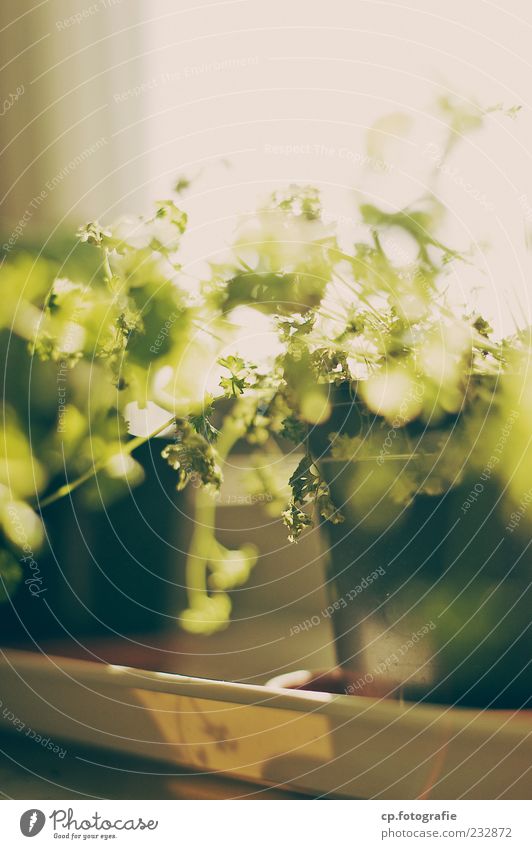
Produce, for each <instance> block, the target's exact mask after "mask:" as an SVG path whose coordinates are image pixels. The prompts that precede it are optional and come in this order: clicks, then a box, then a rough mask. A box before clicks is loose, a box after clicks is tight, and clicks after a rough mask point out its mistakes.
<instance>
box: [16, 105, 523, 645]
mask: <svg viewBox="0 0 532 849" xmlns="http://www.w3.org/2000/svg"><path fill="white" fill-rule="evenodd" d="M439 108H440V110H441V112H442V113H443V114H444V115H445V119H446V121H447V123H448V126H449V132H450V138H452V139H454V138H455V137H456V136H458V135H460V134H462V133H463V132H465V131H472V130H474V129H476V127H477V126H479V125H480V122H481V121H482V118H483V116H484V114H485V112H482V110H479V109H478V108H477V107H476V106H475V105H471V104H469V105H468V104H456V103H454V102H452V101H451V100H450V99H448V98H446V99H443V100H442V101H441V103H440V104H439ZM453 143H454V141H451V142H449V146H451V145H452V144H453ZM187 187H188V181H187V179H186V178H181V179H180V180H179V182H178V184H177V185H176V192H177V193H178V194H180V193H182V192H184V191H185V190H186V188H187ZM357 215H358V220H359V225H360V226H359V227H358V228H357V232H358V234H359V235H358V236H357V240H356V241H355V240H353V241H354V243H353V245H352V248H351V249H349V248H344V247H341V246H340V244H339V242H338V240H337V237H336V235H335V234H334V232H332V229H333V228H331V226H330V225H326V224H325V223H324V221H323V216H322V210H321V201H320V196H319V192H318V191H317V190H316V189H315V188H313V187H309V186H303V187H297V186H290V187H289V188H288V189H287V190H286V191H284V192H277V193H276V194H274V195H273V196H272V197H271V198H270V199H269V200H268V202H267V203H266V204H265V205H264V206H262V207H261V208H259V210H258V211H257V213H256V214H255V215H254V216H249V215H248V216H246V219H245V221H244V222H243V224H242V225H241V226H240V228H239V229H238V231H237V233H236V236H235V240H234V244H233V245H232V247H231V249H230V251H229V255H228V256H227V257H225V258H224V259H223V260H222V261H220V262H217V263H216V264H212V265H211V274H210V277H209V279H207V280H191V278H190V275H188V274H185V273H184V271H183V269H182V267H181V262H180V249H181V244H182V241H183V240H184V239H186V237H187V233H186V227H187V215H186V213H185V212H184V211H183V210H181V209H180V208H179V207H178V206H177V205H176V203H175V202H174V200H172V199H167V200H161V201H158V202H157V203H156V204H155V209H154V212H153V214H152V215H151V216H148V217H146V216H137V217H126V218H122V219H120V220H118V221H117V222H115V223H112V224H109V225H107V224H106V225H101V224H99V223H98V222H96V221H94V222H91V223H89V224H87V225H86V226H85V227H83V228H81V230H80V231H79V239H80V242H81V243H82V244H83V245H84V246H85V247H84V248H82V249H80V250H85V251H87V252H88V254H87V255H88V267H89V266H90V267H91V273H87V274H86V275H84V274H83V273H82V272H80V271H79V270H78V271H77V272H76V273H75V274H73V275H71V276H72V278H73V279H71V278H70V277H68V276H65V275H64V273H63V272H62V270H61V269H59V268H58V267H57V266H55V265H54V264H53V263H50V262H48V261H45V260H37V259H35V260H34V259H33V258H30V257H18V258H15V259H14V260H12V261H8V262H6V263H5V264H4V265H3V267H2V270H1V275H2V281H3V295H4V299H3V302H2V308H1V309H0V333H1V332H3V333H4V337H1V338H3V339H4V341H5V345H4V349H5V350H6V355H7V352H8V351H16V356H17V361H16V368H15V369H13V367H12V363H10V362H9V361H8V371H9V373H10V374H12V375H13V376H12V378H11V380H12V382H13V385H12V387H11V389H10V388H9V386H8V392H7V398H6V401H7V403H6V410H5V424H4V431H5V438H4V440H3V447H2V448H0V450H1V451H2V452H3V453H2V454H1V455H0V487H1V489H0V528H1V538H0V543H1V546H2V547H1V549H0V558H1V560H0V570H1V574H2V577H3V582H4V586H5V587H6V588H7V591H8V592H11V591H12V590H13V586H14V584H15V582H16V579H17V577H18V576H19V574H20V571H21V570H20V567H19V564H18V563H17V561H16V557H17V553H16V552H18V550H19V549H20V541H21V540H22V539H25V540H27V544H28V545H30V546H32V547H33V546H34V547H37V546H38V544H39V541H40V540H41V539H42V535H43V527H42V523H41V516H40V508H41V507H43V506H44V507H45V506H46V504H48V503H50V502H51V501H54V500H57V498H59V497H63V496H65V495H68V494H70V493H71V492H72V491H73V489H75V488H77V487H78V486H81V485H82V484H85V485H86V493H87V494H86V502H87V504H90V505H91V506H93V507H96V506H97V502H98V501H99V500H100V501H101V494H103V496H104V498H106V499H109V500H110V499H113V498H117V497H119V496H120V494H121V492H126V491H127V489H128V487H129V486H133V485H135V484H136V483H138V482H140V480H142V476H143V471H142V469H141V468H140V466H139V464H138V463H137V462H136V461H135V459H134V457H133V456H132V454H133V453H134V451H135V449H136V448H137V446H139V445H140V444H142V443H143V442H145V441H146V440H147V439H149V438H152V437H153V436H155V435H157V434H161V433H164V432H165V431H167V430H168V429H169V428H172V427H173V431H172V432H173V434H174V436H173V439H172V440H167V443H166V444H165V445H164V447H163V449H162V456H163V458H164V459H165V460H166V461H167V462H168V463H169V464H170V466H171V467H172V468H173V469H174V470H175V472H176V486H177V489H178V490H182V489H184V488H185V487H186V486H187V485H188V484H189V483H193V485H194V486H195V487H197V488H198V493H197V505H198V506H197V509H198V510H203V511H204V514H205V517H207V518H206V519H205V520H203V519H202V521H201V522H200V521H199V520H198V530H197V537H196V538H195V540H194V543H193V546H192V548H191V552H190V556H189V562H188V565H187V585H188V587H189V602H190V603H189V607H188V608H187V610H186V611H184V612H183V614H182V616H181V619H180V621H181V624H182V625H183V627H185V628H187V629H188V630H190V631H194V632H198V633H200V632H201V633H205V632H212V631H214V630H216V629H217V628H219V627H222V626H223V625H224V624H225V623H226V621H227V617H228V616H229V612H230V608H231V602H230V597H229V595H228V593H229V592H230V591H231V590H232V589H233V588H234V587H236V586H238V585H240V584H241V583H242V582H244V581H245V580H246V579H247V577H248V576H249V573H250V571H251V569H252V568H253V567H254V565H255V562H256V560H257V552H255V551H254V549H252V547H250V546H246V545H244V546H242V547H241V548H240V549H238V550H236V551H229V550H228V549H226V548H224V547H223V546H221V545H220V543H219V542H218V541H217V540H216V537H215V534H214V531H213V530H212V528H214V526H215V517H214V510H215V502H214V501H213V497H212V493H216V492H217V491H218V490H219V489H220V486H221V484H222V478H223V464H224V462H225V461H226V459H227V456H228V454H229V452H230V451H231V450H233V448H234V446H235V445H236V444H237V443H238V442H239V440H246V441H247V442H249V443H250V444H251V445H252V446H253V450H254V451H256V452H258V455H260V452H261V451H262V450H263V449H265V450H267V451H272V450H276V451H277V452H279V453H281V452H282V450H283V449H284V447H285V446H286V443H285V442H284V440H289V441H290V442H291V443H292V444H293V445H295V446H297V449H299V450H298V456H299V457H301V455H302V457H301V459H300V461H299V462H298V465H297V468H296V469H295V471H294V472H293V474H292V475H291V476H290V478H289V481H288V488H289V490H290V496H289V498H288V499H287V500H288V503H286V502H285V504H284V505H283V506H284V510H280V511H279V512H282V517H283V520H284V523H285V525H286V526H287V528H288V533H289V539H290V540H291V541H296V540H297V539H298V538H299V537H300V536H301V534H302V533H303V532H304V530H305V529H306V528H308V527H310V526H311V525H312V523H313V516H314V517H316V518H317V521H318V522H334V523H336V522H341V521H342V520H343V515H342V513H341V512H340V511H339V510H338V507H337V505H335V503H334V501H333V498H332V496H331V491H330V489H329V486H328V483H327V480H326V472H325V469H326V466H325V465H324V464H325V463H326V462H328V461H329V460H332V461H334V462H335V463H342V464H343V465H344V466H346V467H347V468H349V469H351V470H352V473H353V478H352V481H353V483H352V486H351V489H352V492H355V491H356V492H358V490H357V488H356V486H355V484H356V483H357V481H358V478H357V475H358V474H359V471H358V470H359V467H360V466H362V465H363V463H366V464H367V463H373V465H374V475H373V477H372V482H371V484H369V485H368V486H366V488H365V489H364V490H363V491H362V492H361V494H360V495H357V497H358V498H360V499H361V501H362V503H364V504H366V503H368V504H369V503H370V501H371V500H372V499H373V500H374V501H375V500H378V499H379V498H380V497H381V495H382V493H383V492H385V491H386V492H388V491H389V492H390V497H391V499H392V500H393V501H394V502H396V503H397V504H401V505H402V506H403V507H404V505H407V504H408V503H410V501H411V500H412V499H413V498H415V497H417V495H419V494H436V493H441V492H445V491H446V490H447V489H448V488H450V487H452V486H454V485H455V484H456V483H457V482H458V481H459V480H460V479H461V477H462V476H463V473H464V468H465V469H466V470H467V469H468V468H471V469H473V468H480V469H482V468H483V466H482V463H483V462H484V461H485V452H486V451H487V450H488V445H489V440H486V441H485V443H484V442H483V441H481V440H479V439H478V432H479V430H480V429H481V428H482V427H483V426H484V425H483V423H484V422H485V419H486V416H487V411H488V410H489V415H490V421H492V422H493V425H492V426H493V428H494V429H495V431H496V429H497V426H500V423H501V420H502V421H504V416H505V409H507V408H508V405H509V404H511V405H512V406H513V407H515V408H518V409H524V410H525V411H526V415H523V417H522V420H521V421H523V422H524V421H525V420H527V416H528V418H530V415H532V404H531V402H530V397H532V393H531V392H530V388H529V386H528V383H527V380H528V377H527V375H528V368H527V366H528V363H529V358H530V349H531V346H530V338H529V337H527V336H525V335H523V334H521V335H516V336H515V337H512V338H511V339H506V340H500V339H496V338H495V336H494V333H493V330H492V328H491V326H490V325H489V323H488V321H486V320H485V318H484V317H483V316H480V315H478V314H475V315H463V314H461V312H460V311H457V310H456V309H455V308H453V307H452V306H451V304H452V303H453V301H452V299H451V298H449V297H448V289H449V286H450V285H451V284H450V280H451V275H450V272H451V270H452V269H453V268H454V266H455V265H456V264H458V263H461V262H463V261H464V257H463V256H461V255H460V254H459V253H458V252H456V251H454V250H453V249H452V248H450V247H448V246H447V245H446V244H444V243H443V242H442V241H441V240H440V238H439V229H440V225H441V223H442V220H443V217H444V209H443V207H442V206H441V205H440V204H439V203H438V202H437V201H436V200H435V199H434V198H433V197H423V198H421V199H420V200H419V202H418V203H416V204H412V205H410V206H408V207H407V208H403V209H396V210H394V211H389V210H384V209H381V208H380V207H379V206H377V205H376V204H374V203H368V202H363V203H361V204H360V205H359V208H358V210H357ZM397 232H398V233H400V234H401V235H402V236H405V237H408V239H409V240H411V241H413V243H414V246H415V251H414V252H413V253H412V254H411V256H413V259H409V260H408V261H406V260H405V261H402V260H401V259H400V258H399V259H398V258H397V253H393V251H390V249H389V248H387V247H386V244H387V240H386V237H387V236H389V235H390V234H394V233H397ZM360 233H362V234H366V238H362V237H361V236H360ZM87 245H89V246H90V247H87ZM89 255H90V257H89ZM95 255H98V256H99V259H100V264H99V268H98V269H96V273H92V270H93V266H94V256H95ZM89 259H90V261H89ZM242 310H243V311H244V313H245V321H244V322H242V321H240V324H239V321H237V320H236V319H237V317H238V315H239V312H241V311H242ZM240 319H241V315H240ZM255 322H258V323H259V324H260V327H261V328H262V330H261V332H263V331H264V332H267V333H269V334H270V337H269V338H270V339H272V340H273V341H272V344H271V349H272V350H271V352H266V353H260V350H259V347H260V346H258V345H257V350H256V351H255V350H253V351H252V355H251V356H250V355H248V354H247V353H246V356H245V357H244V356H241V355H240V353H235V352H239V351H242V350H243V349H242V347H241V342H242V337H243V336H244V337H245V336H246V333H247V335H248V341H249V335H250V334H251V335H253V333H254V323H255ZM244 325H246V326H244ZM247 325H249V326H247ZM243 328H244V329H243ZM12 337H14V341H13V340H12ZM19 372H20V375H19ZM17 381H18V382H17ZM24 381H26V382H28V381H29V383H28V385H24ZM28 386H29V388H30V390H31V393H30V397H31V399H32V407H31V409H30V410H28V407H27V404H26V403H25V402H26V395H27V389H28ZM59 386H60V387H61V392H62V393H63V394H62V395H61V398H63V399H64V402H62V403H60V404H58V402H57V398H58V394H57V393H58V387H59ZM341 393H343V397H344V398H348V399H350V400H349V401H347V402H345V403H347V404H348V405H349V404H350V403H353V404H356V405H357V410H358V412H359V414H360V415H359V419H358V420H359V425H360V427H359V430H358V431H357V432H356V433H352V432H351V431H349V429H348V428H347V427H345V428H344V430H343V431H342V430H341V428H340V429H339V433H337V434H332V433H331V436H330V446H329V449H328V452H329V453H328V456H326V457H325V458H323V457H322V456H321V455H318V454H316V456H314V454H315V452H314V447H313V446H314V441H313V440H314V436H315V433H318V434H319V433H320V432H321V431H322V430H323V429H325V433H326V434H329V433H330V432H331V431H332V430H333V427H336V425H334V426H333V427H332V426H331V425H330V421H331V418H332V417H333V415H334V413H335V405H336V403H337V400H336V399H337V397H338V396H339V394H341ZM131 404H135V405H136V407H137V408H138V410H141V411H142V410H143V409H151V408H153V407H155V408H156V409H157V412H158V414H159V418H158V419H157V421H158V422H160V420H161V416H162V422H163V423H162V424H160V423H158V424H157V427H155V426H154V427H153V428H152V429H151V432H150V428H149V427H147V428H146V432H145V433H142V434H139V433H136V434H135V433H129V432H128V427H127V424H126V422H128V421H130V419H131V416H130V405H131ZM527 405H528V406H527ZM164 411H166V414H165V413H164ZM522 427H523V428H524V427H525V426H524V425H523V426H522ZM426 431H427V432H428V433H429V434H431V438H430V439H428V438H427V439H423V440H422V439H420V438H418V435H419V434H424V433H425V432H426ZM515 432H516V433H517V432H518V426H517V425H515ZM386 438H388V439H389V441H390V445H391V446H392V448H391V449H390V450H388V448H386V449H384V448H383V445H386V443H385V440H386ZM526 438H528V437H526ZM524 440H525V433H524V430H523V433H521V437H520V442H519V446H521V447H522V446H523V444H524ZM517 453H518V452H517V449H516V456H517ZM381 459H382V463H381V462H380V460H381ZM398 460H404V461H405V462H404V464H403V468H402V469H401V471H400V473H398V472H397V467H396V465H394V464H396V463H397V462H398ZM511 469H513V471H514V472H515V464H514V465H513V466H512V464H511V463H509V464H508V468H507V470H508V472H509V470H511ZM497 474H503V467H502V464H501V466H500V467H499V468H498V469H497ZM95 475H98V480H97V483H98V487H95V485H94V481H93V483H92V484H91V483H90V481H91V479H93V478H94V477H95ZM514 477H515V479H516V480H519V481H520V482H521V481H522V478H520V477H519V476H518V475H517V473H516V474H515V475H514ZM257 479H258V478H257V476H256V478H255V483H254V484H253V485H254V486H256V485H257ZM259 483H260V485H261V486H263V487H268V488H271V489H273V488H274V486H273V483H272V482H269V483H268V482H267V480H266V478H265V477H264V475H263V480H262V481H261V482H259ZM285 483H286V482H285ZM91 486H92V487H93V488H92V490H91ZM275 490H276V494H275V497H274V498H272V504H274V505H275V506H276V507H278V506H279V501H280V495H279V492H280V491H282V487H277V486H276V487H275ZM96 496H98V497H96ZM516 497H517V492H516ZM202 499H207V500H204V501H202ZM208 499H211V500H210V501H209V500H208ZM270 506H271V505H270ZM14 517H17V518H16V520H15V518H14ZM21 529H22V530H21ZM13 558H15V559H13Z"/></svg>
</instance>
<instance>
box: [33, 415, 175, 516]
mask: <svg viewBox="0 0 532 849" xmlns="http://www.w3.org/2000/svg"><path fill="white" fill-rule="evenodd" d="M174 423H175V417H174V416H172V418H171V419H168V421H166V422H164V424H162V425H159V427H158V428H156V429H155V430H153V431H152V432H151V433H149V434H148V435H147V436H136V437H135V438H134V439H130V440H129V442H126V443H125V446H124V448H123V449H122V453H123V454H132V453H133V451H135V449H136V448H139V447H140V446H141V445H144V443H146V442H149V440H150V439H153V438H154V437H155V436H158V435H159V434H160V433H162V432H163V430H166V429H167V428H168V427H171V425H173V424H174ZM109 460H110V458H109V457H103V458H102V459H101V460H98V462H97V463H94V464H93V465H92V466H91V467H90V469H87V471H86V472H83V474H82V475H80V476H79V477H78V478H75V480H73V481H71V483H66V484H64V485H63V486H60V487H59V489H57V490H56V491H55V492H52V494H51V495H48V496H47V497H46V498H43V500H42V501H40V502H39V505H38V506H39V508H40V509H41V510H42V509H43V508H44V507H48V505H49V504H53V503H54V502H55V501H59V500H60V499H61V498H64V497H65V495H70V493H71V492H74V490H75V489H78V487H80V486H81V485H82V484H84V483H85V482H86V481H88V480H90V479H91V478H92V477H93V476H94V475H96V474H97V473H98V472H99V471H100V470H101V469H103V468H105V466H106V465H107V463H108V462H109Z"/></svg>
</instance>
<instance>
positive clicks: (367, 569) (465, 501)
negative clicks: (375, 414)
mask: <svg viewBox="0 0 532 849" xmlns="http://www.w3.org/2000/svg"><path fill="white" fill-rule="evenodd" d="M351 407H352V408H348V413H347V415H346V413H345V409H346V408H345V407H337V408H335V410H334V413H333V419H332V421H330V422H329V423H328V427H327V428H326V429H323V428H322V429H317V431H316V433H315V434H314V437H313V438H314V452H315V454H317V456H318V457H321V459H320V460H319V461H318V464H319V466H320V468H321V470H322V475H323V476H324V477H325V478H326V480H327V482H328V483H329V486H330V489H331V493H332V495H333V500H334V502H335V504H337V505H339V506H340V507H341V509H342V512H343V514H344V517H345V518H344V521H343V523H341V524H335V525H334V524H331V522H327V523H325V524H326V533H327V536H328V540H329V572H328V589H329V597H330V601H329V605H328V607H327V608H326V609H325V610H324V615H325V616H327V617H330V618H331V621H332V623H333V628H334V633H335V637H336V650H337V658H338V664H339V667H340V669H341V670H342V674H344V675H345V676H346V681H348V683H346V685H345V690H344V691H345V692H349V693H353V694H361V695H369V696H373V697H375V696H377V697H390V698H404V699H407V700H416V701H418V700H422V701H427V702H436V703H444V704H460V705H465V706H474V707H490V708H522V707H524V706H526V705H529V704H530V703H531V699H532V664H531V663H530V661H531V651H530V644H531V643H530V633H529V629H530V622H531V616H530V611H531V609H532V591H531V585H530V577H531V573H532V561H531V554H530V549H529V547H528V539H529V534H528V533H527V532H526V521H525V520H524V521H523V522H522V525H521V526H520V527H519V528H517V529H513V528H512V527H511V525H510V524H509V521H510V514H511V510H512V508H511V506H509V504H508V502H507V500H506V496H505V493H504V485H503V484H502V483H501V480H502V478H499V477H498V476H496V475H495V473H493V469H494V468H495V465H496V464H495V463H492V467H491V471H490V472H489V474H487V473H486V471H485V468H486V467H485V468H484V471H482V470H481V471H480V473H479V471H478V469H477V468H476V467H475V466H474V465H473V464H469V463H466V462H464V463H462V464H461V468H460V475H461V479H460V483H459V484H458V485H455V486H452V487H449V486H440V487H439V488H438V487H437V486H435V487H434V488H433V494H428V493H427V492H426V491H425V493H424V494H416V493H415V492H413V493H412V495H411V497H410V498H406V499H403V498H401V499H398V498H397V493H398V490H399V492H402V489H401V488H402V487H403V488H404V485H405V476H406V480H409V478H408V470H409V466H410V464H411V463H412V462H413V461H412V460H405V459H404V458H403V459H397V460H396V459H393V457H391V456H390V455H386V456H385V455H383V454H382V453H381V454H379V453H378V452H377V453H375V450H373V451H372V452H370V456H369V457H368V456H365V457H364V456H361V457H360V459H359V460H357V459H356V458H355V459H354V460H353V461H351V462H346V461H345V460H344V461H340V460H335V459H334V458H331V456H330V455H328V454H327V450H328V449H327V447H326V444H327V439H326V434H325V430H326V432H327V434H330V433H331V431H336V432H338V431H339V432H340V433H343V434H353V433H356V432H359V430H360V411H359V410H358V409H357V404H356V402H353V404H352V405H351ZM357 428H358V430H357ZM386 430H389V427H388V428H386ZM386 430H385V431H384V432H386ZM451 431H452V427H451V428H450V430H449V433H450V432H451ZM381 435H382V433H381ZM442 435H443V436H445V433H442V431H441V430H440V431H433V432H429V431H426V432H425V433H424V432H422V430H421V429H419V431H418V432H416V431H415V429H414V428H410V434H409V438H410V440H411V444H412V445H414V444H415V445H416V448H415V452H416V453H417V454H418V455H419V452H420V451H421V452H423V451H425V450H426V454H427V456H426V457H425V458H424V462H427V463H428V464H430V466H431V469H430V471H431V473H432V472H433V471H434V469H435V468H436V467H437V464H438V463H442V464H444V465H445V464H446V462H447V459H448V458H446V457H445V456H443V455H441V456H440V457H438V458H437V460H435V459H434V453H435V452H434V451H429V450H427V448H431V447H432V448H434V446H435V445H441V444H442V442H441V437H442ZM447 435H448V433H447ZM451 438H452V434H451ZM376 444H378V441H376V442H374V443H373V446H374V447H375V445H376ZM380 444H381V445H382V444H383V443H382V439H380ZM461 448H463V449H464V450H465V453H466V454H468V452H469V446H461ZM413 453H414V450H413ZM383 456H385V459H384V460H383ZM501 462H503V458H502V455H501ZM384 465H385V466H386V469H385V471H384V472H383V466H384ZM440 471H441V470H440ZM447 471H448V470H447ZM440 478H441V476H440ZM416 479H417V480H419V479H420V478H419V475H418V477H417V478H416ZM440 483H441V479H440ZM427 489H428V490H429V492H430V489H431V487H430V486H429V487H427ZM438 489H439V491H438Z"/></svg>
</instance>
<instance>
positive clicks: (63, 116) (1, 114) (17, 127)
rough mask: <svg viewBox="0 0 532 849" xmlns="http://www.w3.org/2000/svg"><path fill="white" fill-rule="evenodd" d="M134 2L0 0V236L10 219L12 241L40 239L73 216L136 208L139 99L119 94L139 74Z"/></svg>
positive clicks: (143, 159)
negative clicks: (0, 0) (14, 238)
mask: <svg viewBox="0 0 532 849" xmlns="http://www.w3.org/2000/svg"><path fill="white" fill-rule="evenodd" d="M141 5H142V0H47V2H28V0H24V2H19V0H2V3H1V4H0V50H1V54H0V55H1V57H2V59H1V62H0V67H1V68H2V70H1V82H2V85H1V103H0V198H1V204H0V216H1V220H0V228H1V231H2V236H3V239H4V240H5V239H6V238H7V237H9V235H10V234H12V233H13V232H14V230H16V229H17V228H18V231H19V236H18V238H17V239H16V241H17V242H23V241H28V240H30V241H34V240H35V239H36V238H42V239H43V240H46V239H47V238H49V237H53V236H54V234H55V233H57V232H61V231H68V232H71V231H72V228H73V227H74V226H75V225H76V224H77V223H78V222H80V221H84V220H86V219H90V218H92V217H105V216H106V215H111V216H112V215H116V213H117V211H120V210H122V209H126V208H134V209H139V208H142V207H143V203H142V197H143V183H144V181H145V179H147V175H148V163H147V155H146V145H145V143H144V132H143V125H142V121H139V119H140V118H141V115H140V101H139V98H138V97H136V96H135V95H134V94H131V95H129V96H124V91H127V90H132V89H133V88H134V86H135V84H136V81H139V80H142V79H143V78H144V77H145V70H144V61H145V60H144V57H143V55H142V54H143V41H142V30H143V27H142V26H141V25H140V10H141ZM124 7H127V8H124ZM119 98H122V99H121V100H120V101H119V100H118V99H119ZM117 103H118V106H117ZM132 195H133V196H132ZM135 195H136V196H135Z"/></svg>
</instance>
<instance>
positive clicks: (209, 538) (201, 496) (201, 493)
mask: <svg viewBox="0 0 532 849" xmlns="http://www.w3.org/2000/svg"><path fill="white" fill-rule="evenodd" d="M237 411H238V407H237V409H236V410H234V411H233V412H232V413H231V414H230V415H229V416H228V417H227V418H226V420H225V421H224V423H223V424H222V427H221V429H220V435H219V437H218V441H217V443H216V453H217V455H218V461H219V463H220V466H223V463H224V462H225V460H226V459H227V457H228V455H229V452H230V451H231V449H232V448H233V446H234V445H235V443H236V442H238V440H239V439H240V438H241V437H242V435H243V432H244V429H243V427H242V422H241V421H239V420H238V416H237ZM215 518H216V499H215V498H214V496H213V495H211V493H209V492H208V491H207V490H205V489H200V490H198V491H197V492H196V496H195V501H194V531H193V533H192V539H191V540H190V545H189V548H188V551H187V558H186V564H185V573H186V589H187V596H188V603H189V606H190V607H194V601H195V600H201V599H202V598H204V597H205V595H206V594H207V565H208V562H209V560H210V559H211V558H212V557H213V554H214V552H215V550H216V537H215V527H214V523H215Z"/></svg>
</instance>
